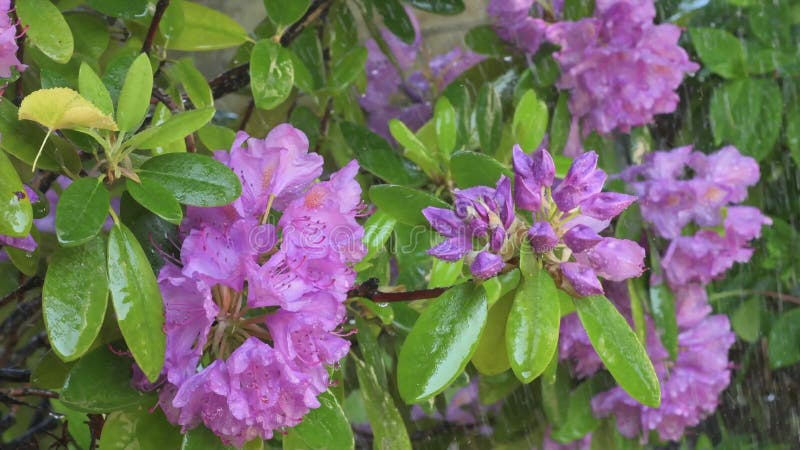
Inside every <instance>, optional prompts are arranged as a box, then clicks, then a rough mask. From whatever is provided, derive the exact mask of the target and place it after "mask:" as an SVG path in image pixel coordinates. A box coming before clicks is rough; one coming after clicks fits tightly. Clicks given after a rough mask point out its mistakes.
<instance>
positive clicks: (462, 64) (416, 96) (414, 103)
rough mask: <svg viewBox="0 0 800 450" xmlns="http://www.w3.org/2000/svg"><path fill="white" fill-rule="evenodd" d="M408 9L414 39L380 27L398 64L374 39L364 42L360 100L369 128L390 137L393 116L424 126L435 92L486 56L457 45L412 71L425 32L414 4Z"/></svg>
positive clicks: (413, 128)
mask: <svg viewBox="0 0 800 450" xmlns="http://www.w3.org/2000/svg"><path fill="white" fill-rule="evenodd" d="M406 13H407V14H408V17H409V19H411V23H412V24H413V26H414V40H413V41H412V42H411V43H410V44H406V43H405V42H403V41H402V40H400V38H398V37H397V36H395V35H394V34H392V33H391V32H389V31H388V30H386V29H384V30H381V36H382V37H383V39H384V41H385V42H386V44H387V46H388V47H389V51H390V52H391V53H392V55H393V56H394V58H395V60H396V62H397V66H395V65H394V64H392V62H391V60H390V59H389V58H388V57H387V56H386V55H385V54H384V53H383V52H382V51H381V49H380V48H379V47H378V44H377V42H375V40H374V39H370V40H368V41H367V42H366V44H365V45H366V47H367V51H368V56H367V63H366V72H367V89H366V90H365V92H364V95H362V96H361V98H360V99H359V103H360V104H361V107H362V108H364V110H365V111H366V112H367V113H368V116H367V125H368V126H369V128H370V129H371V130H372V131H374V132H376V133H378V134H380V135H381V136H383V137H384V138H386V139H389V140H391V139H392V136H391V134H390V133H389V121H390V120H391V119H398V120H400V121H401V122H403V123H405V124H406V125H407V126H408V127H409V128H410V129H411V130H416V129H417V128H419V127H421V126H422V125H423V124H424V123H425V122H426V121H427V120H428V119H430V117H431V115H432V112H433V107H432V106H431V101H432V99H433V98H435V96H436V93H438V92H441V90H442V89H444V88H445V87H446V86H447V85H448V84H450V82H451V81H453V80H454V79H456V78H457V77H458V76H459V75H461V73H462V72H464V71H465V70H467V69H469V68H470V67H472V66H473V65H475V64H477V63H478V62H480V61H481V60H483V56H481V55H478V54H476V53H473V52H471V51H467V50H462V49H461V48H458V47H456V48H454V49H452V50H450V51H449V52H447V53H445V54H442V55H437V56H434V57H433V58H430V60H429V61H427V63H426V66H427V67H426V68H425V69H423V70H418V71H413V69H414V67H415V65H416V63H417V60H418V59H420V58H421V57H422V56H423V55H424V52H423V43H422V34H421V33H420V30H419V22H418V21H417V18H416V16H415V15H414V13H413V11H412V10H411V8H408V7H406ZM398 67H399V69H400V70H401V71H402V73H401V72H400V71H398ZM412 71H413V72H412ZM409 72H411V73H409Z"/></svg>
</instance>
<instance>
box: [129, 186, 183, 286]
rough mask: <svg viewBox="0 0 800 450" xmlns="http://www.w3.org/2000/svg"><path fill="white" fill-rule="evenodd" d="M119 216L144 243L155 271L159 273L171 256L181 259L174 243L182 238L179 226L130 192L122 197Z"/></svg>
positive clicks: (140, 241)
mask: <svg viewBox="0 0 800 450" xmlns="http://www.w3.org/2000/svg"><path fill="white" fill-rule="evenodd" d="M119 218H120V220H122V223H124V224H125V225H126V226H127V227H128V228H129V229H130V230H131V232H132V233H133V235H134V236H136V239H137V240H138V241H139V243H140V244H142V249H143V250H144V252H145V254H146V255H147V260H148V261H149V262H150V266H151V267H152V268H153V272H155V273H158V272H159V271H160V270H161V268H162V267H163V266H164V263H165V261H166V260H168V259H169V258H175V259H180V249H177V248H175V246H174V245H173V244H172V243H174V242H178V241H179V240H180V239H179V238H178V227H177V226H176V225H174V224H171V223H169V222H167V221H166V220H164V219H162V218H160V217H158V216H157V215H155V214H153V213H151V212H150V211H148V210H147V209H145V208H144V207H143V206H141V205H140V204H139V203H137V202H136V201H135V200H134V199H133V197H131V195H130V194H129V193H128V192H123V193H122V197H121V198H120V215H119Z"/></svg>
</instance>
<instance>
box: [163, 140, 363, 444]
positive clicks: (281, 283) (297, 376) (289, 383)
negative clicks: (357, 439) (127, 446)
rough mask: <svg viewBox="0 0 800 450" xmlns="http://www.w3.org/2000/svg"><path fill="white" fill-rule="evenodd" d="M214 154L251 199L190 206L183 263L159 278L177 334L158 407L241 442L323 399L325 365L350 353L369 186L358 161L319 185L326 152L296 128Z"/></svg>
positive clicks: (169, 324) (294, 419)
mask: <svg viewBox="0 0 800 450" xmlns="http://www.w3.org/2000/svg"><path fill="white" fill-rule="evenodd" d="M215 157H216V159H217V160H219V161H221V162H223V163H225V164H227V165H228V166H229V167H230V168H231V169H232V170H233V171H234V172H235V173H236V174H237V175H238V176H239V178H240V180H241V183H242V195H241V196H240V197H239V199H237V200H236V201H234V202H233V203H232V204H230V205H227V206H222V207H215V208H198V207H190V208H188V210H187V216H186V220H185V221H184V223H183V224H182V227H181V231H182V234H183V235H184V240H183V244H182V246H181V252H180V264H167V265H165V266H164V267H163V268H162V270H161V272H160V274H159V284H160V287H161V291H162V294H163V297H164V309H165V313H166V325H165V331H166V334H167V350H166V357H165V363H164V371H163V376H162V382H163V383H164V385H163V387H162V389H161V392H160V400H159V404H160V406H161V408H162V409H163V410H164V412H165V414H166V416H167V418H168V419H169V420H170V422H172V423H174V424H178V425H181V426H182V427H183V430H184V431H185V430H187V429H190V428H193V427H195V426H198V425H200V424H201V423H202V424H204V425H205V426H206V427H208V428H209V429H210V430H211V431H213V432H214V433H216V434H217V435H218V436H220V437H221V438H222V440H223V442H225V443H227V444H234V445H237V446H239V447H241V446H242V445H243V444H244V443H245V442H246V441H249V440H251V439H255V438H262V439H269V438H271V437H272V435H273V432H274V431H275V430H283V429H286V428H288V427H292V426H295V425H297V424H298V423H299V422H300V420H301V419H302V418H303V416H304V415H305V414H306V413H307V412H308V411H309V409H312V408H317V407H319V405H320V403H319V402H318V401H317V396H318V395H319V394H321V393H322V392H324V391H325V390H327V388H328V382H329V380H328V369H327V367H326V366H327V365H331V364H335V363H337V362H338V361H339V360H340V359H341V358H343V357H344V356H345V354H346V353H347V351H348V349H349V342H348V341H347V340H345V339H343V338H342V337H341V335H340V334H339V333H338V332H337V329H338V328H339V326H340V325H341V322H342V321H343V320H344V317H345V308H344V305H343V302H344V300H345V299H346V297H347V290H348V289H349V288H350V287H351V286H352V284H353V282H354V280H355V272H354V271H353V269H352V268H351V265H352V264H353V263H355V262H357V261H359V260H361V259H362V258H363V256H364V254H365V252H366V250H365V248H364V246H363V244H362V242H361V239H362V237H363V233H364V230H363V228H362V227H361V226H360V225H359V224H358V223H357V222H356V215H357V214H358V212H359V210H360V209H361V207H362V204H361V188H360V186H359V184H358V183H357V182H356V181H355V179H354V177H355V175H356V173H357V171H358V165H357V164H356V163H355V162H351V163H349V164H348V165H346V166H345V167H344V168H342V169H341V170H339V171H338V172H336V173H334V174H332V175H331V177H330V179H329V180H328V181H324V182H315V181H314V180H315V179H316V178H317V177H319V176H320V175H321V173H322V157H320V156H319V155H317V154H314V153H308V140H307V138H306V136H305V135H304V134H303V133H302V132H301V131H299V130H297V129H295V128H293V127H291V126H289V125H279V126H278V127H276V128H274V129H273V130H272V131H271V132H270V133H269V135H268V136H267V137H266V138H265V139H263V140H259V139H255V138H251V137H249V136H248V135H247V134H245V133H243V132H240V133H239V134H238V135H237V137H236V140H235V142H234V144H233V147H232V149H231V151H230V152H227V151H218V152H216V154H215ZM278 216H279V217H280V218H279V219H277V223H275V224H273V223H271V222H273V221H274V220H273V221H271V220H269V219H270V218H274V217H278Z"/></svg>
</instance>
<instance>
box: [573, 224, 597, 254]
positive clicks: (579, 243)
mask: <svg viewBox="0 0 800 450" xmlns="http://www.w3.org/2000/svg"><path fill="white" fill-rule="evenodd" d="M602 240H603V238H602V237H601V236H600V235H599V234H597V231H595V230H594V229H592V228H591V227H588V226H586V225H575V226H574V227H572V228H570V229H569V230H567V232H566V233H564V243H565V244H567V247H569V249H570V250H572V251H573V252H575V253H581V252H585V251H586V250H589V249H591V248H592V247H594V246H595V245H597V244H599V243H600V242H601V241H602Z"/></svg>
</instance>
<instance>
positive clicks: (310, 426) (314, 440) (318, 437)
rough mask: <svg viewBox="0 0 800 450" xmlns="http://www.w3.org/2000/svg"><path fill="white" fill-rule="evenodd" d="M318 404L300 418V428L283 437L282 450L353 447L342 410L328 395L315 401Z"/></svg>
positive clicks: (351, 436) (329, 394)
mask: <svg viewBox="0 0 800 450" xmlns="http://www.w3.org/2000/svg"><path fill="white" fill-rule="evenodd" d="M317 400H319V402H320V403H321V404H322V405H321V406H320V407H319V408H317V409H312V410H311V411H309V413H308V414H306V416H305V417H303V421H302V422H300V425H297V426H296V427H294V428H292V429H290V430H289V433H288V434H286V435H285V436H284V437H283V448H284V450H295V449H296V450H305V449H312V448H320V449H321V448H325V449H328V450H350V449H352V448H354V447H355V442H354V438H353V430H352V429H351V428H350V424H349V423H348V422H347V417H345V415H344V411H342V407H341V406H339V403H338V402H337V401H336V397H334V396H333V395H332V394H331V393H330V392H324V393H323V394H322V395H320V396H319V397H317Z"/></svg>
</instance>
